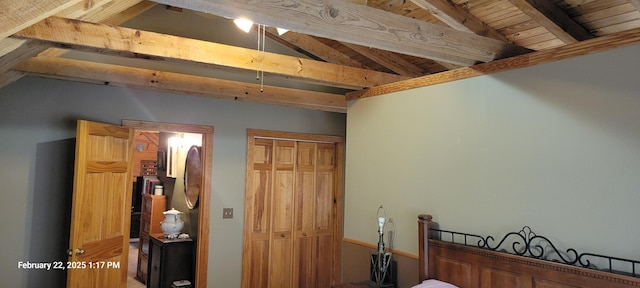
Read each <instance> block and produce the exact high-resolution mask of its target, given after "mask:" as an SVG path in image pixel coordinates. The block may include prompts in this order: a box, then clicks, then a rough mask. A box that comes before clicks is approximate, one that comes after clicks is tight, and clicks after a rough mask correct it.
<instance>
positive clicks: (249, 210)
mask: <svg viewBox="0 0 640 288" xmlns="http://www.w3.org/2000/svg"><path fill="white" fill-rule="evenodd" d="M249 143H250V146H251V147H250V148H249V149H252V150H251V153H252V154H251V155H250V156H249V157H248V159H249V160H250V163H248V165H247V169H250V170H248V173H247V176H248V177H249V179H248V181H249V182H248V183H247V185H248V186H247V187H248V188H247V193H246V198H245V201H246V205H245V239H244V246H243V247H244V255H243V280H242V283H243V285H242V286H243V287H277V288H280V287H314V288H316V287H331V284H332V281H333V278H334V277H333V276H334V275H333V274H334V273H335V272H334V267H335V265H337V263H336V262H335V261H338V259H335V258H336V257H335V255H336V253H335V251H336V250H335V249H336V244H337V243H336V241H337V240H335V238H336V235H335V233H336V232H335V231H336V229H335V226H336V225H335V224H336V223H335V222H334V221H335V213H336V209H335V206H336V203H335V167H336V148H335V147H336V146H335V144H332V143H316V142H305V141H295V140H274V139H261V138H255V139H252V140H250V141H249Z"/></svg>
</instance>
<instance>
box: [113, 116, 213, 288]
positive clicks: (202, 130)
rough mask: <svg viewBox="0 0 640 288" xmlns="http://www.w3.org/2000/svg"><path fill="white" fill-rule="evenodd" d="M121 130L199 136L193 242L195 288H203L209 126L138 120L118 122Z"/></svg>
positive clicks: (208, 203) (210, 142)
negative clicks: (194, 236)
mask: <svg viewBox="0 0 640 288" xmlns="http://www.w3.org/2000/svg"><path fill="white" fill-rule="evenodd" d="M121 125H122V126H124V127H129V128H133V129H135V130H142V131H155V132H184V133H197V134H201V135H202V148H201V150H200V159H201V164H202V178H201V179H202V181H201V183H200V187H201V189H200V195H199V196H198V202H199V204H198V206H199V207H198V209H199V210H198V241H196V243H197V246H196V267H195V281H194V282H195V283H193V284H194V287H195V288H205V287H207V267H208V265H209V227H211V226H210V224H209V223H210V222H209V218H210V214H209V212H210V211H209V209H210V206H211V200H210V199H211V198H210V197H211V178H212V177H213V175H212V171H213V131H214V128H213V126H206V125H193V124H176V123H167V122H149V121H139V120H122V124H121Z"/></svg>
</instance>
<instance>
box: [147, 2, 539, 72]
mask: <svg viewBox="0 0 640 288" xmlns="http://www.w3.org/2000/svg"><path fill="white" fill-rule="evenodd" d="M154 1H155V2H158V3H162V4H167V5H172V6H178V7H182V8H185V9H191V10H195V11H200V12H204V13H210V14H214V15H218V16H221V17H225V18H233V19H235V18H239V17H248V18H250V19H252V20H253V21H254V22H255V23H260V24H264V25H268V26H272V27H281V28H286V29H289V30H291V31H295V32H298V33H303V34H307V35H313V36H317V37H323V38H327V39H333V40H336V41H341V42H346V43H352V44H356V45H361V46H365V47H373V48H377V49H380V50H386V51H391V52H396V53H400V54H406V55H412V56H416V57H422V58H429V59H434V60H437V61H443V62H448V63H454V64H458V65H463V66H469V65H473V64H475V63H476V62H489V61H493V60H495V59H499V58H504V57H508V56H512V55H518V54H523V53H527V52H530V51H529V50H528V49H525V48H522V47H518V46H515V45H512V44H509V43H505V42H502V41H498V40H495V39H491V38H487V37H484V36H479V35H475V34H472V33H467V32H462V31H457V30H455V29H451V28H448V27H444V26H442V25H436V24H432V23H427V22H425V21H420V20H416V19H413V18H410V17H404V16H402V15H397V14H393V13H390V12H387V11H383V10H380V9H376V8H371V7H367V6H364V5H359V4H354V3H350V2H348V1H344V0H326V1H315V0H298V1H290V0H279V1H260V0H250V1H240V0H231V1H229V0H190V1H184V0H154Z"/></svg>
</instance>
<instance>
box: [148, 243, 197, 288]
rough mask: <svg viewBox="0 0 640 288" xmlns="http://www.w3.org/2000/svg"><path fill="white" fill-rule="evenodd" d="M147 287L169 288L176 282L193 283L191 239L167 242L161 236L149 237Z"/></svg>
mask: <svg viewBox="0 0 640 288" xmlns="http://www.w3.org/2000/svg"><path fill="white" fill-rule="evenodd" d="M149 239H150V240H151V241H150V245H151V246H150V247H149V268H148V271H149V272H148V274H147V275H148V276H147V277H148V278H147V287H150V288H171V284H172V283H173V282H174V281H178V280H188V281H190V282H191V283H193V259H194V251H193V239H174V240H169V239H166V238H165V237H164V235H162V234H154V235H150V237H149Z"/></svg>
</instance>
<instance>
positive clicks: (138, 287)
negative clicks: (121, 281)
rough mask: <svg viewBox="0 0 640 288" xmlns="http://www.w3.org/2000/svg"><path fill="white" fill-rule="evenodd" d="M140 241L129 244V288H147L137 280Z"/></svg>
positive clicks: (135, 240) (132, 240) (131, 241)
mask: <svg viewBox="0 0 640 288" xmlns="http://www.w3.org/2000/svg"><path fill="white" fill-rule="evenodd" d="M137 240H138V239H131V240H130V242H129V263H128V265H129V266H128V268H127V269H128V273H127V288H145V287H146V286H145V285H144V284H142V283H140V281H138V280H136V267H137V266H138V241H137Z"/></svg>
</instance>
